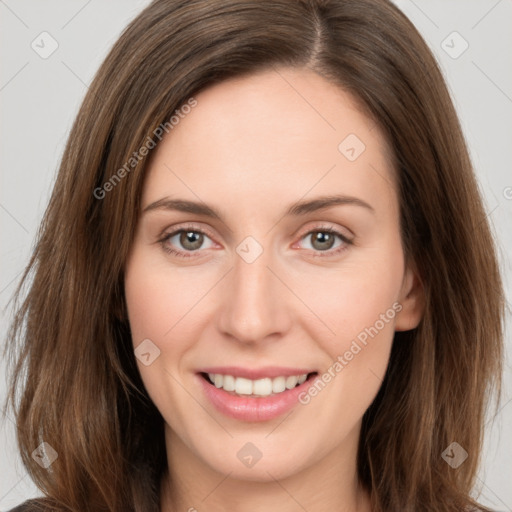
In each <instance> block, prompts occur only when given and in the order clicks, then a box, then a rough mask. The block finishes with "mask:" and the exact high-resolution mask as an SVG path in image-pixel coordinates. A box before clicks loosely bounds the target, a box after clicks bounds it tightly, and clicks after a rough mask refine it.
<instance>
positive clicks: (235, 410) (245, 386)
mask: <svg viewBox="0 0 512 512" xmlns="http://www.w3.org/2000/svg"><path fill="white" fill-rule="evenodd" d="M318 375H319V374H318V372H317V371H308V370H307V369H303V368H301V369H290V368H268V369H266V370H249V369H243V368H239V367H236V368H235V367H224V368H208V369H206V368H205V369H202V370H201V371H199V372H197V373H196V377H197V379H198V381H199V385H200V387H201V388H202V391H203V394H204V396H205V397H206V399H207V400H208V401H209V402H210V404H211V405H212V406H213V407H214V408H215V409H216V410H217V411H218V412H220V413H222V414H223V415H225V416H229V417H230V418H234V419H236V420H239V421H244V422H261V421H269V420H272V419H274V418H277V417H279V416H282V415H283V414H284V413H286V412H288V411H289V410H290V409H292V408H293V407H295V406H297V405H298V404H299V398H300V396H301V394H302V393H304V392H305V391H306V390H307V389H308V388H309V386H311V385H312V383H313V382H314V381H315V379H316V378H317V377H318Z"/></svg>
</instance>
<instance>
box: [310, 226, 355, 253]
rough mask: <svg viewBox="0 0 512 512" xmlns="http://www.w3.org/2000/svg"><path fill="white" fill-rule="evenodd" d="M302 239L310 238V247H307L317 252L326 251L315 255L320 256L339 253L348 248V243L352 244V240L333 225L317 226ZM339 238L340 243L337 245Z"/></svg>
mask: <svg viewBox="0 0 512 512" xmlns="http://www.w3.org/2000/svg"><path fill="white" fill-rule="evenodd" d="M301 240H309V245H310V247H306V249H311V250H313V251H315V252H317V253H326V254H315V255H314V256H320V257H326V256H333V255H335V254H338V253H340V252H342V251H344V250H346V249H347V246H348V245H350V244H352V241H351V240H349V239H348V238H347V237H346V236H345V235H343V234H342V233H340V232H339V231H337V230H336V229H334V228H332V227H318V228H315V229H314V230H311V231H308V232H307V233H306V235H305V236H303V237H302V238H301ZM337 240H338V244H337V245H335V244H336V241H337Z"/></svg>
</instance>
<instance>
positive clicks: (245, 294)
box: [218, 250, 293, 344]
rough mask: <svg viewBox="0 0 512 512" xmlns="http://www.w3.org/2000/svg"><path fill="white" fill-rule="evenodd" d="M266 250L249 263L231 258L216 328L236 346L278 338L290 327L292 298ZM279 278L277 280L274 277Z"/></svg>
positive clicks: (237, 258)
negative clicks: (237, 342) (235, 342)
mask: <svg viewBox="0 0 512 512" xmlns="http://www.w3.org/2000/svg"><path fill="white" fill-rule="evenodd" d="M270 253H271V251H270V250H268V251H267V250H264V251H263V253H262V254H261V255H260V256H259V257H258V258H257V259H256V260H255V261H252V262H251V263H249V262H247V261H246V260H244V258H243V257H241V256H239V255H238V254H235V255H234V262H233V267H234V268H233V269H232V271H231V272H229V274H228V276H226V280H225V283H224V286H223V287H222V292H221V296H220V301H219V309H218V328H219V330H220V331H221V332H222V334H223V335H225V336H230V337H232V338H235V339H236V340H237V341H239V342H240V343H245V344H254V343H262V342H265V340H267V341H268V340H270V339H273V340H274V341H275V340H277V339H279V338H280V337H282V336H283V335H284V334H285V333H286V332H287V331H288V330H289V329H290V326H291V324H292V322H291V318H292V316H293V315H292V311H291V309H290V308H291V307H292V304H291V303H290V301H291V300H292V298H293V296H292V294H291V293H290V291H289V290H287V288H286V286H285V285H284V284H283V282H282V281H281V279H282V280H285V279H284V276H279V274H280V272H279V270H276V269H278V268H279V265H277V262H276V261H273V259H272V257H271V254H270ZM278 276H279V277H278Z"/></svg>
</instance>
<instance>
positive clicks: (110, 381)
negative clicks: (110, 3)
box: [10, 0, 504, 512]
mask: <svg viewBox="0 0 512 512" xmlns="http://www.w3.org/2000/svg"><path fill="white" fill-rule="evenodd" d="M29 279H32V281H31V283H30V285H29V286H30V288H29V290H28V294H27V296H26V299H25V300H24V302H23V303H22V305H21V306H20V307H19V309H18V312H17V316H16V318H15V321H14V323H13V327H12V331H11V335H10V340H11V345H10V346H11V350H12V351H13V353H14V352H15V351H19V356H18V358H17V361H16V365H15V367H14V369H13V374H12V375H13V378H12V388H11V403H12V404H13V406H14V407H15V413H16V418H17V425H18V441H19V446H20V451H21V455H22V458H23V461H24V463H25V465H26V467H27V470H28V471H29V473H30V475H31V477H32V478H33V480H34V481H35V482H36V484H37V485H38V486H39V488H40V489H41V490H42V491H43V492H44V494H45V496H46V497H45V498H44V499H43V498H41V499H40V500H36V501H32V502H27V503H26V504H25V505H24V508H23V510H59V511H60V510H62V511H64V510H76V511H85V510H91V511H100V510H105V511H107V510H108V511H130V510H133V511H151V510H154V511H158V510H160V511H166V512H167V511H173V512H174V511H177V510H189V511H193V510H199V511H200V510H209V511H217V510H251V511H259V510H272V509H276V508H279V509H280V510H285V511H288V510H290V511H292V510H304V509H305V510H308V511H310V512H320V511H324V510H328V509H329V510H333V509H335V510H347V511H348V510H350V511H364V512H369V511H373V512H376V511H379V512H380V511H382V512H384V511H397V510H400V511H413V510H414V511H427V510H428V511H432V510H436V511H459V510H473V509H477V510H488V509H486V508H485V507H483V506H480V505H478V503H476V502H475V501H474V500H473V499H472V498H471V497H470V495H469V493H470V491H471V489H472V487H473V484H474V481H475V474H476V470H477V467H478V461H479V454H480V453H481V434H482V428H483V419H484V412H485V407H486V404H487V399H488V396H489V392H490V391H491V390H492V389H493V387H496V389H498V390H499V389H500V374H501V364H502V363H501V361H502V319H503V304H504V300H503V292H502V286H501V281H500V276H499V271H498V265H497V262H496V256H495V252H494V248H493V239H492V237H491V234H490V230H489V226H488V224H487V221H486V220H485V211H484V209H483V206H482V201H481V198H480V196H479V194H478V190H477V184H476V181H475V177H474V174H473V171H472V167H471V163H470V160H469V157H468V151H467V148H466V145H465V142H464V139H463V136H462V133H461V129H460V125H459V122H458V120H457V117H456V114H455V111H454V108H453V105H452V102H451V100H450V97H449V94H448V92H447V89H446V86H445V84H444V81H443V79H442V75H441V73H440V71H439V68H438V66H437V64H436V62H435V60H434V58H433V56H432V54H431V52H430V51H429V49H428V47H427V45H426V44H425V42H424V41H423V40H422V38H421V37H420V35H419V34H418V32H417V31H416V30H415V28H414V27H413V25H412V24H411V23H410V22H409V21H408V20H407V19H406V17H405V16H404V15H403V14H402V13H401V12H400V11H399V10H398V9H397V8H396V7H395V6H393V5H392V4H391V3H389V2H388V1H385V0H361V1H359V2H349V1H345V0H310V1H306V0H304V1H291V0H281V1H277V2H275V1H263V2H262V1H258V2H251V1H247V2H243V3H240V2H234V1H227V0H226V1H225V0H223V1H222V2H210V1H207V0H197V1H188V2H180V1H177V0H156V1H155V2H153V3H152V4H151V5H150V6H149V7H147V8H146V9H145V10H144V11H143V12H142V13H141V14H140V15H139V16H138V17H137V18H136V19H135V20H134V21H133V22H132V23H131V24H130V25H129V26H128V28H127V29H126V30H125V32H124V33H123V34H122V36H121V37H120V39H119V40H118V42H117V43H116V44H115V46H114V48H113V49H112V51H111V52H110V54H109V56H108V57H107V59H106V60H105V62H104V64H103V65H102V67H101V68H100V70H99V72H98V74H97V76H96V78H95V79H94V81H93V83H92V84H91V87H90V89H89V92H88V94H87V96H86V98H85V100H84V103H83V105H82V107H81V109H80V111H79V114H78V117H77V120H76V122H75V124H74V127H73V129H72V132H71V134H70V137H69V141H68V144H67V147H66V150H65V154H64V156H63V160H62V164H61V168H60V172H59V175H58V178H57V182H56V184H55V188H54V191H53V195H52V198H51V201H50V205H49V207H48V210H47V212H46V215H45V218H44V220H43V224H42V228H41V232H40V237H39V240H38V243H37V246H36V248H35V251H34V254H33V256H32V259H31V261H30V264H29V266H28V268H27V271H26V272H25V275H24V277H23V283H27V285H28V281H29ZM23 283H22V284H23ZM24 371H26V379H24V378H23V377H22V375H24V374H23V372H24ZM18 385H21V386H22V389H21V393H20V394H19V395H18V394H17V392H16V389H17V386H18Z"/></svg>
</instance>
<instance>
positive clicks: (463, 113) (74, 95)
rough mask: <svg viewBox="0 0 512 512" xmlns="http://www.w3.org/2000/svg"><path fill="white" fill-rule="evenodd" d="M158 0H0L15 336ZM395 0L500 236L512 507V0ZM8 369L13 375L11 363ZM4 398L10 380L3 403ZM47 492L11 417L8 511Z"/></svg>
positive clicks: (2, 300)
mask: <svg viewBox="0 0 512 512" xmlns="http://www.w3.org/2000/svg"><path fill="white" fill-rule="evenodd" d="M147 3H148V0H108V1H106V0H103V1H100V0H88V1H87V0H66V1H64V0H44V1H42V0H0V39H1V43H0V53H1V60H0V62H1V63H2V65H1V67H0V105H1V124H0V126H1V130H2V132H1V136H0V148H1V150H0V151H1V164H2V167H1V170H2V172H1V176H0V236H1V246H0V307H1V315H2V316H1V319H0V321H1V329H2V333H4V336H5V332H6V329H7V326H8V323H9V315H10V311H9V310H8V309H6V306H7V302H8V300H9V298H10V296H11V294H12V292H13V291H14V287H15V283H16V282H17V279H18V278H19V276H20V273H21V271H22V269H23V268H24V266H25V265H26V263H27V261H28V257H29V254H30V250H31V248H32V244H33V239H34V235H35V233H36V229H37V226H38V223H39V221H40V219H41V216H42V214H43V212H44V209H45V206H46V204H47V201H48V198H49V194H50V191H51V187H52V184H53V180H54V177H55V174H56V170H57V168H58V163H59V160H60V157H61V155H62V151H63V146H64V143H65V141H66V138H67V135H68V132H69V129H70V128H71V124H72V122H73V119H74V117H75V115H76V113H77V110H78V107H79V105H80V102H81V100H82V98H83V96H84V93H85V91H86V89H87V86H88V84H89V83H90V81H91V79H92V76H93V74H94V73H95V71H96V70H97V68H98V66H99V65H100V63H101V61H102V60H103V58H104V57H105V56H106V54H107V52H108V50H109V48H110V47H111V45H112V44H113V42H114V41H115V40H116V38H117V37H118V35H119V34H120V32H121V30H122V29H123V28H124V26H125V25H126V24H127V22H128V21H129V20H131V19H132V18H133V17H135V16H136V14H137V13H138V12H139V11H140V10H141V9H142V8H143V7H144V6H145V5H147ZM395 3H396V4H397V5H398V6H399V7H400V8H401V9H402V10H403V11H404V12H405V13H406V14H407V16H408V17H409V18H410V19H411V21H412V22H413V23H414V24H415V25H416V27H417V28H418V29H419V31H420V32H421V33H422V34H423V36H424V38H425V39H426V40H427V42H428V44H429V45H430V47H431V48H432V50H433V52H434V53H435V55H436V57H437V59H438V61H439V62H440V65H441V67H442V69H443V72H444V74H445V77H446V80H447V82H448V85H449V88H450V91H451V93H452V97H453V99H454V102H455V106H456V108H457V111H458V113H459V116H460V118H461V122H462V125H463V129H464V133H465V135H466V138H467V141H468V143H469V146H470V150H471V156H472V159H473V162H474V165H475V168H476V172H477V175H478V179H479V182H480V186H481V190H482V193H483V195H484V197H485V199H486V205H487V211H488V218H489V220H490V221H491V223H492V224H493V226H494V230H495V233H496V237H497V239H498V244H499V252H500V259H501V265H502V269H503V273H504V278H505V286H506V289H507V297H508V304H509V306H508V307H509V312H508V317H507V362H506V373H505V392H504V396H503V400H502V402H501V404H500V412H499V415H498V418H497V421H496V422H495V423H494V424H491V423H489V428H488V431H487V435H486V444H485V451H484V454H483V461H482V468H481V470H480V473H479V476H478V480H477V488H475V491H474V494H475V495H476V494H478V493H479V492H481V495H480V501H481V502H482V503H484V504H486V505H488V506H491V507H493V508H494V509H495V510H499V511H505V510H507V511H512V486H511V485H510V484H511V483H512V440H511V438H512V436H511V434H512V369H511V365H510V361H511V355H512V354H511V352H512V340H511V329H510V326H511V325H512V323H511V321H510V319H511V317H510V303H511V300H510V297H511V284H510V283H511V275H512V265H511V263H512V230H511V229H510V225H511V224H512V223H511V220H512V172H511V169H512V152H511V145H512V139H511V135H512V115H511V114H512V66H511V61H510V49H511V48H512V30H511V22H512V0H444V1H443V0H428V1H427V0H414V1H413V0H395ZM45 31H46V32H48V33H49V34H50V35H51V38H53V40H55V41H56V43H57V44H58V48H57V49H56V51H55V52H54V53H53V54H52V55H50V56H48V57H47V58H42V57H41V55H40V54H44V52H45V51H46V52H48V51H49V50H50V49H51V45H52V44H55V43H53V41H52V39H50V36H44V35H43V36H40V34H41V33H42V32H45ZM454 31H456V32H457V33H458V34H459V35H457V34H455V35H454V34H453V32H454ZM41 39H43V42H41ZM33 42H34V43H33ZM32 44H33V45H34V46H35V49H37V52H39V53H37V52H36V50H35V49H33V48H32V46H31V45H32ZM466 44H467V45H469V46H468V48H467V49H466V50H465V51H464V52H463V53H461V52H462V50H463V49H464V48H465V46H466ZM37 45H39V46H37ZM459 54H460V55H459ZM43 56H46V55H43ZM507 224H508V228H507V227H506V226H507ZM2 339H3V338H2ZM0 371H1V375H2V377H3V376H4V374H5V370H4V365H3V362H0ZM4 394H5V379H4V378H2V379H0V398H3V396H4ZM470 455H471V454H470ZM37 494H38V493H37V490H36V489H35V487H34V485H33V484H32V483H31V481H30V479H29V477H28V476H27V475H26V473H25V471H24V469H23V468H22V466H21V463H20V460H19V457H18V455H17V453H16V448H15V444H14V428H13V423H12V418H8V419H7V420H6V421H5V422H2V423H1V424H0V511H1V510H7V509H9V508H10V507H13V506H14V505H16V504H18V503H19V502H21V501H23V500H25V499H27V498H29V497H31V496H35V495H37Z"/></svg>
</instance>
